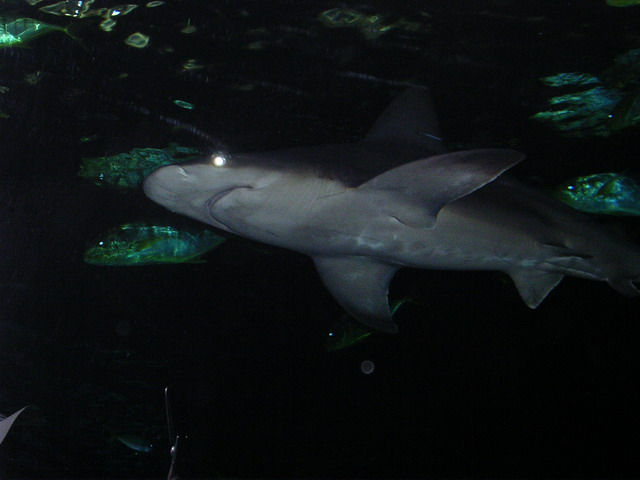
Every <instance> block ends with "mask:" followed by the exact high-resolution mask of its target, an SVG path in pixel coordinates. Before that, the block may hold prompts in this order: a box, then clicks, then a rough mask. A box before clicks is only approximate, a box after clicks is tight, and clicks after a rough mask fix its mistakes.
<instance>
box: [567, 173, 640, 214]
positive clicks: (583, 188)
mask: <svg viewBox="0 0 640 480" xmlns="http://www.w3.org/2000/svg"><path fill="white" fill-rule="evenodd" d="M554 194H555V196H556V198H558V199H559V200H561V201H562V202H564V203H566V204H567V205H569V206H571V207H573V208H575V209H576V210H580V211H581V212H587V213H600V214H607V215H629V216H638V215H640V184H638V182H636V181H635V180H633V179H632V178H629V177H626V176H624V175H621V174H619V173H596V174H593V175H587V176H584V177H578V178H574V179H571V180H569V181H567V182H565V183H563V184H562V185H559V186H558V187H557V188H556V189H555V191H554Z"/></svg>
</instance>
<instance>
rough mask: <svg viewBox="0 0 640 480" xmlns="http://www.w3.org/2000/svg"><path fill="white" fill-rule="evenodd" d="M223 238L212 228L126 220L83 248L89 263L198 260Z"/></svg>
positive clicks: (163, 262) (164, 262)
mask: <svg viewBox="0 0 640 480" xmlns="http://www.w3.org/2000/svg"><path fill="white" fill-rule="evenodd" d="M224 241H225V238H224V237H221V236H219V235H217V234H215V233H213V232H212V231H211V230H204V229H199V230H192V231H187V230H186V229H178V228H176V227H174V226H172V225H166V224H164V225H163V224H152V223H149V222H134V223H125V224H123V225H120V226H119V227H116V228H113V229H111V230H109V231H108V232H107V233H105V234H104V235H102V236H101V238H99V239H98V240H97V241H96V242H95V243H94V244H93V245H92V246H90V247H89V248H87V250H86V251H85V252H84V261H85V262H86V263H88V264H91V265H103V266H130V265H153V264H167V263H199V262H201V261H202V260H199V257H200V256H201V255H203V254H205V253H206V252H208V251H209V250H212V249H213V248H215V247H217V246H218V245H220V244H221V243H222V242H224Z"/></svg>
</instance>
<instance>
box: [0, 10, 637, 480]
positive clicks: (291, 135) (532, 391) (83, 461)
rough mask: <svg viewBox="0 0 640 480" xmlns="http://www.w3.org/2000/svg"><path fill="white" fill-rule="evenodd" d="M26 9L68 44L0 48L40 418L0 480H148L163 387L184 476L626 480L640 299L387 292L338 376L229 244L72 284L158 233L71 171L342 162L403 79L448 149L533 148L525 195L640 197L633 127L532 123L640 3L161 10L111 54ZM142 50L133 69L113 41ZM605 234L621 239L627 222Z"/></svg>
mask: <svg viewBox="0 0 640 480" xmlns="http://www.w3.org/2000/svg"><path fill="white" fill-rule="evenodd" d="M46 3H48V2H46ZM400 3H401V6H399V4H400ZM523 3H526V5H523ZM42 5H44V4H38V5H37V6H29V5H28V4H27V3H26V2H19V1H17V0H15V1H4V2H0V12H1V14H2V15H6V16H8V15H9V14H11V15H13V16H18V17H20V16H22V17H29V18H34V19H39V20H41V21H46V22H49V23H54V24H56V25H60V26H67V25H68V24H70V23H73V24H74V27H73V30H72V31H73V35H74V36H77V37H78V38H80V39H81V41H82V44H80V43H79V42H77V41H75V40H74V39H72V38H70V37H69V36H67V35H65V34H64V33H61V32H54V33H50V34H48V35H44V36H41V37H39V38H37V39H34V40H33V41H31V42H29V44H28V46H27V48H4V49H1V50H0V86H4V87H7V88H8V90H7V91H5V92H4V93H2V94H0V111H1V112H3V113H4V114H5V115H4V116H5V117H6V118H0V185H1V188H0V202H1V203H0V222H1V223H0V254H1V258H0V275H1V277H0V295H1V296H0V412H2V413H3V414H5V415H7V414H10V413H12V412H14V411H16V410H18V409H19V408H22V407H23V406H25V405H31V406H32V408H31V409H30V410H28V411H27V412H25V413H24V414H23V417H22V418H21V419H20V421H18V422H16V424H15V426H14V427H13V430H12V432H11V433H10V435H9V437H8V438H7V440H6V441H5V443H3V444H2V446H0V462H2V463H0V476H1V478H3V479H4V478H165V477H166V475H167V471H168V467H169V463H170V456H169V447H170V444H169V439H168V435H167V421H166V417H165V404H164V394H163V392H164V388H165V387H166V386H167V385H172V387H171V388H172V393H173V411H174V417H175V428H176V431H177V433H178V434H180V435H182V436H185V435H186V436H188V439H187V440H186V442H185V444H184V448H183V449H182V451H181V460H182V463H181V466H182V468H183V473H184V475H185V477H187V478H227V477H229V478H251V477H254V478H255V477H260V478H280V477H283V478H285V477H286V478H435V477H473V478H478V477H538V478H539V477H591V478H594V477H617V478H620V477H628V478H634V477H635V478H637V477H638V476H640V461H639V460H638V458H639V457H638V451H639V450H638V449H639V448H640V413H639V412H638V400H640V399H639V398H638V396H637V394H636V393H635V390H636V388H637V383H638V379H639V378H640V350H639V349H638V341H639V340H640V325H639V323H638V313H639V309H638V306H639V304H638V303H637V302H634V301H632V300H628V299H626V298H624V297H621V296H619V295H618V294H617V293H615V292H614V291H613V290H612V289H610V288H609V287H608V286H606V285H604V284H600V283H595V282H587V281H581V280H574V279H565V280H564V281H563V283H562V285H561V286H560V287H558V288H557V289H556V291H554V292H553V293H552V294H551V295H550V297H549V298H548V299H547V300H546V301H545V302H544V303H543V304H542V306H541V307H540V308H539V309H538V310H536V311H530V310H529V309H528V308H527V307H526V306H525V305H524V304H523V303H522V301H521V300H520V298H519V297H518V295H517V293H516V290H515V288H514V287H513V285H512V284H511V282H510V280H508V279H507V278H506V277H503V276H502V275H499V274H496V273H482V272H481V273H469V272H426V271H408V270H407V271H401V272H399V274H398V275H397V276H396V278H395V280H394V282H393V284H392V286H391V297H392V298H400V297H402V296H404V295H406V294H407V293H408V292H411V293H412V296H413V298H414V299H415V302H414V303H412V304H408V305H407V306H405V307H404V308H403V309H400V310H399V312H398V314H397V316H396V321H397V323H398V324H399V326H400V333H398V334H397V335H393V336H392V335H384V334H376V335H374V336H373V337H371V338H369V339H368V340H367V341H365V342H363V343H360V344H358V345H354V346H352V347H350V348H347V349H344V350H340V351H337V352H333V353H329V352H327V351H326V350H325V336H326V334H327V332H328V330H329V328H330V327H331V325H332V324H333V323H334V322H335V321H336V320H337V319H338V318H339V317H340V316H341V314H342V311H341V309H340V308H339V306H338V305H337V304H336V303H335V302H334V300H333V299H332V298H331V297H330V296H329V294H328V293H327V292H326V291H325V290H324V288H323V286H322V284H321V283H320V280H319V278H318V277H317V275H316V273H315V271H314V268H313V265H312V262H311V260H310V259H308V258H307V257H303V256H301V255H298V254H294V253H291V252H288V251H284V250H279V249H275V248H268V249H264V248H262V247H261V246H259V245H255V244H251V243H248V242H245V241H241V240H239V239H230V240H229V241H227V242H226V243H225V244H224V245H223V246H221V247H218V248H217V249H216V250H215V251H214V252H212V253H211V254H210V255H208V256H207V262H206V263H202V264H185V265H167V266H147V267H136V268H124V267H122V268H115V267H114V268H105V267H96V266H90V265H86V264H85V263H83V260H82V253H83V251H84V249H85V247H86V245H87V243H88V242H89V241H90V240H91V238H93V237H95V235H96V234H97V233H99V232H102V231H105V230H107V229H109V228H111V227H112V226H114V225H117V224H120V223H124V222H128V221H134V220H142V219H146V218H167V217H168V216H169V214H168V213H167V212H165V211H164V210H163V209H162V208H161V207H159V206H157V205H155V204H153V203H152V202H151V201H149V200H147V199H146V197H145V196H144V195H143V194H142V192H141V191H140V190H131V191H116V190H109V189H107V188H104V187H103V188H101V187H97V186H95V185H93V184H92V183H91V182H89V181H86V180H84V179H81V178H79V177H78V176H77V173H78V167H79V165H80V162H81V159H82V158H83V157H93V156H104V155H115V154H118V153H121V152H127V151H129V150H131V149H132V148H136V147H155V148H163V147H165V146H166V145H167V143H168V142H170V141H172V142H178V143H179V144H181V145H186V146H192V147H199V148H202V149H209V150H216V149H221V148H225V149H227V150H229V151H232V152H233V151H251V150H269V149H275V148H285V147H291V146H300V145H312V144H320V143H327V142H342V141H354V140H357V139H359V138H361V137H362V136H363V135H364V134H365V133H366V131H367V129H368V128H369V126H370V125H371V123H372V122H373V121H374V120H375V118H376V116H377V114H379V112H380V111H381V110H382V109H383V108H384V106H385V105H386V104H387V103H388V102H389V101H390V99H391V98H393V97H394V96H395V95H396V94H397V93H399V92H400V91H402V89H403V88H404V87H405V86H406V85H409V84H417V85H428V86H429V87H430V88H431V91H432V96H433V98H434V103H435V104H436V107H437V109H438V111H439V114H440V120H441V124H442V130H443V133H444V136H445V140H446V143H447V145H448V146H449V147H451V148H452V149H460V148H477V147H510V148H515V149H517V150H520V151H522V152H525V153H526V154H527V156H528V159H527V161H526V162H524V164H523V165H521V166H519V167H518V168H517V170H516V171H515V175H516V176H517V177H519V178H521V179H522V180H523V181H526V182H528V183H530V184H532V185H535V186H539V187H541V188H543V187H550V186H553V185H556V184H558V183H559V182H561V181H563V180H565V179H566V178H569V177H572V176H576V175H583V174H588V173H595V172H600V171H620V172H627V173H630V174H634V173H635V174H637V173H638V166H637V165H638V164H637V161H638V147H637V135H638V130H637V128H635V127H633V126H630V127H629V128H627V129H623V130H621V131H617V132H614V133H612V134H611V135H609V136H594V135H585V136H580V137H564V136H561V135H560V134H559V132H558V131H557V130H555V129H553V128H550V127H545V126H543V125H541V124H538V123H535V122H533V121H532V120H530V119H529V117H530V116H532V115H533V114H535V113H536V112H539V111H541V110H545V109H547V108H548V105H547V100H548V99H549V98H550V97H551V96H554V95H559V94H563V93H567V91H571V89H570V88H569V89H566V90H561V89H554V88H551V87H549V86H546V85H544V84H543V83H541V82H540V81H539V78H540V77H543V76H548V75H553V74H557V73H559V72H591V73H593V74H594V75H599V74H601V72H605V71H607V69H608V68H610V67H611V65H612V64H613V62H614V60H615V58H616V57H617V56H619V55H621V54H623V53H625V52H627V51H629V50H632V49H636V48H640V27H639V26H638V25H640V22H639V20H640V6H638V7H628V8H620V7H618V8H616V7H611V6H608V5H607V4H606V3H605V1H604V0H598V1H595V0H593V1H592V0H580V1H578V0H575V1H559V0H537V1H536V2H515V1H511V2H510V1H499V0H494V1H490V0H476V1H451V0H450V1H447V2H442V1H411V2H391V1H389V2H382V1H380V2H374V1H370V2H366V3H359V2H340V3H331V2H322V1H269V2H267V1H262V2H261V1H220V2H214V1H204V0H203V1H173V2H167V3H165V4H164V5H161V6H158V7H155V8H148V7H145V5H144V4H140V6H139V7H138V8H137V9H136V10H134V11H133V12H131V13H129V14H128V15H126V16H124V17H121V18H118V23H117V25H116V26H115V27H114V29H113V31H112V32H108V33H107V32H105V31H103V30H101V29H100V27H99V22H100V20H99V19H91V18H89V19H82V20H78V19H75V20H74V19H72V18H67V17H62V16H54V15H51V14H47V13H43V12H41V11H39V10H38V7H39V6H42ZM114 6H116V4H115V3H113V2H112V3H109V2H106V1H102V2H100V1H96V3H95V4H94V5H92V8H102V7H114ZM333 8H341V9H343V10H348V9H349V8H351V9H355V10H357V11H359V12H363V13H364V14H367V15H375V14H379V15H385V16H386V17H385V18H387V19H388V22H389V24H392V23H394V22H400V21H401V20H403V19H404V21H405V23H403V24H402V25H404V27H402V28H400V27H397V28H395V29H391V31H389V32H387V33H384V34H382V35H379V36H377V37H376V38H371V37H372V35H370V34H369V35H367V34H366V32H363V31H362V30H359V29H357V28H351V27H345V28H329V27H327V26H326V25H324V24H323V23H322V22H321V21H320V20H319V16H320V14H321V12H324V11H327V10H329V9H333ZM411 22H413V23H414V24H415V25H414V27H412V28H413V29H410V28H409V27H407V25H408V24H409V23H411ZM188 24H190V25H193V26H195V27H196V28H197V30H196V31H195V32H193V33H189V34H185V33H181V29H183V28H185V27H186V26H187V25H188ZM397 25H400V23H398V24H397ZM136 31H140V32H143V33H145V34H148V35H149V36H150V38H151V40H150V43H149V45H148V46H147V47H146V48H143V49H137V48H133V47H130V46H128V45H126V44H125V43H124V39H126V38H127V37H128V36H129V35H130V34H132V33H134V32H136ZM83 47H84V48H83ZM190 59H195V62H197V64H198V65H200V66H202V68H200V69H197V70H193V69H192V70H187V69H185V68H184V64H185V62H187V61H188V60H190ZM635 72H636V71H635V70H633V68H631V67H630V68H629V72H628V76H629V78H627V79H626V80H625V82H627V83H626V84H625V87H624V88H627V89H628V90H631V89H632V87H633V86H634V85H635V84H634V82H636V81H637V80H635V79H636V78H637V74H636V73H635ZM34 74H35V75H34ZM125 74H126V75H125ZM29 75H31V76H30V77H28V78H26V77H27V76H29ZM634 75H636V77H634ZM621 88H622V87H621ZM574 89H575V88H574ZM578 90H579V88H578ZM625 93H626V91H625ZM176 99H179V100H184V101H188V102H190V103H192V104H194V105H195V109H193V110H185V109H181V108H180V107H178V106H176V105H175V104H174V103H173V101H174V100H176ZM83 137H90V138H91V141H88V142H83V141H81V139H82V138H83ZM603 221H605V222H612V221H611V219H603ZM616 225H622V227H621V228H625V229H627V230H628V231H629V232H630V233H631V234H632V235H634V234H635V235H636V239H637V238H638V237H637V234H638V221H637V219H617V220H616V221H613V222H612V227H611V228H618V227H617V226H616ZM364 360H370V361H372V362H374V364H375V370H374V371H373V373H371V374H369V375H365V374H363V372H362V371H361V369H360V364H361V362H362V361H364ZM118 435H137V436H140V437H142V438H145V439H147V440H148V441H150V442H152V443H153V444H154V448H153V451H152V452H150V453H140V452H136V451H135V450H133V449H131V448H128V447H127V446H125V445H124V444H123V443H121V442H120V441H118V440H117V438H116V437H117V436H118Z"/></svg>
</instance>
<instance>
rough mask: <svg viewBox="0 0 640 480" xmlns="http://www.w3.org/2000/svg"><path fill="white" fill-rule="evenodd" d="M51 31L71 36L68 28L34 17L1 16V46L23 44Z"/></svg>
mask: <svg viewBox="0 0 640 480" xmlns="http://www.w3.org/2000/svg"><path fill="white" fill-rule="evenodd" d="M51 32H63V33H65V34H66V35H69V36H70V37H71V38H73V39H74V40H76V38H75V37H74V36H73V35H71V34H70V33H69V31H68V29H67V28H64V27H60V26H58V25H51V24H49V23H44V22H41V21H39V20H34V19H32V18H11V17H0V48H5V47H18V46H23V45H25V44H26V43H27V42H29V41H31V40H33V39H34V38H37V37H40V36H42V35H46V34H47V33H51Z"/></svg>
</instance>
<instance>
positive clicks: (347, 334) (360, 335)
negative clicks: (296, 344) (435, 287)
mask: <svg viewBox="0 0 640 480" xmlns="http://www.w3.org/2000/svg"><path fill="white" fill-rule="evenodd" d="M406 302H413V300H411V297H410V296H406V297H403V298H401V299H400V300H398V301H396V302H395V304H394V305H393V306H392V307H391V308H390V312H391V316H393V315H395V314H396V312H397V311H398V309H399V308H400V307H401V306H402V305H404V304H405V303H406ZM375 331H376V330H375V329H373V328H370V327H367V326H366V325H364V324H362V323H360V322H358V321H357V320H356V319H355V318H353V317H350V316H348V315H342V316H341V317H340V318H339V319H338V320H337V321H336V322H335V323H334V324H333V326H332V327H331V330H329V333H328V335H327V339H326V342H325V348H326V350H327V351H328V352H335V351H336V350H342V349H343V348H347V347H350V346H351V345H355V344H357V343H360V342H362V341H363V340H365V339H367V338H369V337H370V336H371V335H372V334H373V333H374V332H375Z"/></svg>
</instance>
